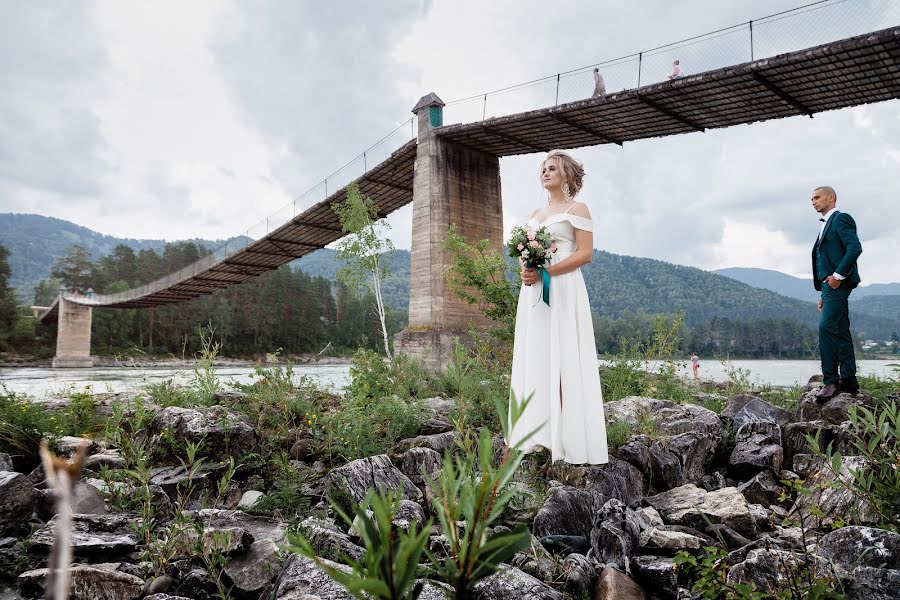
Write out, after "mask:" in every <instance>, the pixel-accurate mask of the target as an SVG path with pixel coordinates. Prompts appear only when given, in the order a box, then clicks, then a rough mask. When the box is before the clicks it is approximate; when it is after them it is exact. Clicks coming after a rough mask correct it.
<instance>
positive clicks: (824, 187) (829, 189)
mask: <svg viewBox="0 0 900 600" xmlns="http://www.w3.org/2000/svg"><path fill="white" fill-rule="evenodd" d="M816 190H822V191H823V192H825V193H826V194H830V195H831V196H833V197H834V200H835V202H837V192H835V191H834V188H833V187H831V186H830V185H820V186H819V187H817V188H816Z"/></svg>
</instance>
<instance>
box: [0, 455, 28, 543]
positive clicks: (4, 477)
mask: <svg viewBox="0 0 900 600" xmlns="http://www.w3.org/2000/svg"><path fill="white" fill-rule="evenodd" d="M34 503H35V491H34V485H33V484H32V483H31V481H29V480H28V478H27V477H25V475H23V474H22V473H16V472H14V471H0V536H2V535H5V534H7V533H17V532H19V531H22V530H23V529H26V528H27V527H28V521H29V520H30V519H31V513H32V511H33V510H34Z"/></svg>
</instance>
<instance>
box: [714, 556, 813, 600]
mask: <svg viewBox="0 0 900 600" xmlns="http://www.w3.org/2000/svg"><path fill="white" fill-rule="evenodd" d="M801 564H802V558H801V555H799V554H797V553H794V552H791V551H789V550H776V549H769V548H754V549H753V550H750V551H749V552H748V553H747V557H746V558H745V559H744V560H743V561H741V562H739V563H737V564H736V565H734V566H732V567H731V568H730V569H729V570H728V576H727V581H728V583H729V584H731V585H735V584H739V583H743V584H747V585H751V586H754V587H755V588H756V589H757V590H758V591H761V592H768V593H772V594H774V592H775V591H777V590H781V589H784V588H785V587H786V586H787V584H788V583H789V582H790V579H789V577H790V575H791V571H793V570H796V569H798V568H802V567H801V566H800V565H801Z"/></svg>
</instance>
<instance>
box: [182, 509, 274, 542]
mask: <svg viewBox="0 0 900 600" xmlns="http://www.w3.org/2000/svg"><path fill="white" fill-rule="evenodd" d="M185 514H186V515H187V516H188V517H191V518H192V519H194V520H195V521H197V522H199V523H201V524H202V525H203V527H204V528H208V529H228V528H236V529H241V530H245V531H246V532H247V533H249V534H250V535H251V536H252V540H251V542H252V541H254V540H255V541H258V540H272V541H273V542H275V543H276V544H280V543H282V542H283V541H284V539H285V530H284V527H285V525H284V523H281V522H279V521H276V520H274V519H270V518H268V517H262V516H257V515H248V514H247V513H245V512H243V511H240V510H221V509H218V508H204V509H202V510H198V511H194V512H190V511H186V512H185Z"/></svg>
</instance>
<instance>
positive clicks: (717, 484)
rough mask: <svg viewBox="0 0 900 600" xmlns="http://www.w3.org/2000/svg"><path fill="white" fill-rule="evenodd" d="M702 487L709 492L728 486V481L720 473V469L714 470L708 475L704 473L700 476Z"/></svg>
mask: <svg viewBox="0 0 900 600" xmlns="http://www.w3.org/2000/svg"><path fill="white" fill-rule="evenodd" d="M700 487H702V488H703V489H704V490H706V491H707V492H712V491H715V490H721V489H722V488H723V487H728V482H727V481H725V476H724V475H722V474H721V473H719V472H718V471H713V472H712V473H709V474H708V475H704V476H703V477H701V478H700Z"/></svg>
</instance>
